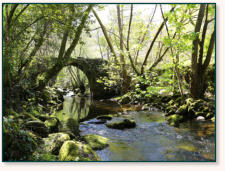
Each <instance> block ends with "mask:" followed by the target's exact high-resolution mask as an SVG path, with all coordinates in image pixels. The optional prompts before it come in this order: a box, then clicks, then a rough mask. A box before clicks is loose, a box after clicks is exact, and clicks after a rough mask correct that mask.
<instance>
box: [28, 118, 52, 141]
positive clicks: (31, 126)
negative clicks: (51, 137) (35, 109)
mask: <svg viewBox="0 0 225 171" xmlns="http://www.w3.org/2000/svg"><path fill="white" fill-rule="evenodd" d="M24 126H25V128H26V129H28V130H31V131H33V132H34V133H37V134H38V135H40V136H41V137H47V136H48V133H49V129H48V127H46V126H45V124H44V123H43V122H41V121H28V122H26V123H25V124H24Z"/></svg>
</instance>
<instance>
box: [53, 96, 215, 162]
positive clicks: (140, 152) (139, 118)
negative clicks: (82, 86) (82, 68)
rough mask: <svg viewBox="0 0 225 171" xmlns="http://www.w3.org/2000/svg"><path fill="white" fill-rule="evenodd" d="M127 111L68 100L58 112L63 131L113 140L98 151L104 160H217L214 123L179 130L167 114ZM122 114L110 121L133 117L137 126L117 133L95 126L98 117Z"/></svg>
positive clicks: (103, 103)
mask: <svg viewBox="0 0 225 171" xmlns="http://www.w3.org/2000/svg"><path fill="white" fill-rule="evenodd" d="M130 108H131V107H129V110H130ZM127 109H128V107H127V106H125V107H123V106H119V105H117V104H115V103H112V102H109V101H91V100H90V99H88V98H78V97H65V101H64V107H63V110H62V111H60V112H58V113H57V117H58V118H59V119H60V121H61V123H62V127H61V130H66V129H71V130H72V131H73V129H74V130H75V129H76V127H79V130H80V133H81V135H86V134H98V135H101V136H104V137H107V138H109V146H108V147H107V148H105V149H103V150H98V151H96V153H97V154H98V155H99V156H100V157H101V159H102V160H103V161H213V160H214V159H215V124H214V123H213V122H199V121H198V122H197V121H191V122H187V123H183V124H181V125H180V127H179V128H175V127H172V126H170V125H168V124H167V122H166V120H165V117H164V113H163V112H160V111H154V112H153V111H129V110H127ZM118 112H120V113H121V115H120V116H119V117H114V118H113V119H112V120H111V121H108V122H113V121H117V120H121V119H123V118H131V119H134V120H135V122H136V124H137V125H136V127H135V128H132V129H125V130H117V129H111V128H108V127H106V125H105V124H96V123H95V122H96V121H97V119H96V116H98V115H103V114H109V113H118ZM78 120H79V124H78ZM68 123H69V124H68ZM68 125H69V126H68ZM71 125H72V126H71Z"/></svg>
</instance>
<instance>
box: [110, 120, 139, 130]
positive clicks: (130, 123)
mask: <svg viewBox="0 0 225 171" xmlns="http://www.w3.org/2000/svg"><path fill="white" fill-rule="evenodd" d="M106 126H107V127H109V128H114V129H126V128H134V127H135V126H136V123H135V121H134V120H130V119H123V120H121V121H118V122H111V123H108V124H106Z"/></svg>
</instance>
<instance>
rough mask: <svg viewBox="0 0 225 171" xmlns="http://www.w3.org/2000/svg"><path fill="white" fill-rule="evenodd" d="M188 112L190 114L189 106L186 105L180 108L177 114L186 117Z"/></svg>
mask: <svg viewBox="0 0 225 171" xmlns="http://www.w3.org/2000/svg"><path fill="white" fill-rule="evenodd" d="M187 112H188V105H187V104H184V105H182V106H180V107H179V109H178V110H177V111H176V113H177V114H181V115H184V114H185V113H187Z"/></svg>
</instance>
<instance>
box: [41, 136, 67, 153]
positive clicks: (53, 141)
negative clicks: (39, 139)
mask: <svg viewBox="0 0 225 171" xmlns="http://www.w3.org/2000/svg"><path fill="white" fill-rule="evenodd" d="M68 140H70V136H69V134H66V133H53V134H49V135H48V137H47V138H43V141H44V148H45V151H47V152H50V153H52V154H55V155H58V154H59V150H60V147H61V146H62V145H63V143H64V142H65V141H68Z"/></svg>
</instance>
